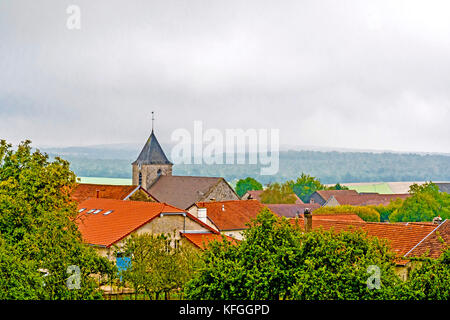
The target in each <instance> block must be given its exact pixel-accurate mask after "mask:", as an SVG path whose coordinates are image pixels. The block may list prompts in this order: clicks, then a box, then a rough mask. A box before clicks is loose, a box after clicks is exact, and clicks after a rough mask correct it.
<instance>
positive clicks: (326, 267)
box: [291, 230, 401, 300]
mask: <svg viewBox="0 0 450 320" xmlns="http://www.w3.org/2000/svg"><path fill="white" fill-rule="evenodd" d="M299 256H300V259H299V261H298V263H299V266H300V267H299V268H298V269H297V270H295V278H296V282H295V284H294V285H293V286H292V289H291V290H292V291H293V293H292V298H293V299H297V300H342V299H345V300H348V299H351V300H373V299H393V298H394V293H395V288H396V287H397V286H398V285H399V284H400V283H401V280H400V279H399V278H398V277H397V275H396V274H395V263H394V254H393V253H392V252H390V251H389V246H388V245H387V243H386V242H384V241H382V240H380V239H378V238H376V237H368V236H367V235H366V234H365V233H364V232H362V231H345V232H339V233H336V232H333V230H330V231H321V230H319V231H317V232H310V233H306V234H304V236H303V239H302V246H301V251H300V254H299ZM371 266H373V267H374V268H379V272H380V287H379V289H377V288H372V289H371V288H369V287H368V280H369V277H370V276H371V275H372V273H373V272H374V271H371V269H370V268H369V267H371ZM373 267H371V268H373Z"/></svg>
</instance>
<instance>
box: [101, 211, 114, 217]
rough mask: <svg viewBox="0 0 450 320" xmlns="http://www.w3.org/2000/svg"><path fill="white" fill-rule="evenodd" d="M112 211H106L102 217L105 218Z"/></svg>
mask: <svg viewBox="0 0 450 320" xmlns="http://www.w3.org/2000/svg"><path fill="white" fill-rule="evenodd" d="M113 211H114V210H108V211H106V212H105V213H103V215H104V216H107V215H108V214H110V213H111V212H113Z"/></svg>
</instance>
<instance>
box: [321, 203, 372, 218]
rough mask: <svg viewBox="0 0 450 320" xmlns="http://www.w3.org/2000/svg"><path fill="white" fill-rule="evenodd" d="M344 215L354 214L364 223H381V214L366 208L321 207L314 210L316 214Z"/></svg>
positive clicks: (345, 206)
mask: <svg viewBox="0 0 450 320" xmlns="http://www.w3.org/2000/svg"><path fill="white" fill-rule="evenodd" d="M333 213H334V214H342V213H354V214H356V215H358V216H359V217H360V218H361V219H363V220H364V221H371V222H379V221H380V214H379V213H378V211H377V210H375V209H374V208H370V207H366V206H351V205H342V206H335V207H320V208H318V209H316V210H314V214H333Z"/></svg>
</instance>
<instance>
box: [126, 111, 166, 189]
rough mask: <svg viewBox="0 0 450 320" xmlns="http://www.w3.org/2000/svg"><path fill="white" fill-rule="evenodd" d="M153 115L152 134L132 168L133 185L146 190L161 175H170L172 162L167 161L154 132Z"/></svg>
mask: <svg viewBox="0 0 450 320" xmlns="http://www.w3.org/2000/svg"><path fill="white" fill-rule="evenodd" d="M154 120H155V119H154V113H153V112H152V132H151V134H150V137H149V138H148V139H147V142H146V143H145V145H144V147H143V148H142V151H141V153H140V154H139V156H138V158H137V159H136V161H134V162H133V163H132V167H133V185H141V186H142V187H143V188H144V189H148V188H149V187H150V186H151V185H152V184H153V182H155V181H156V180H157V179H158V178H159V176H161V175H172V166H173V164H172V162H170V161H169V159H167V157H166V155H165V153H164V151H163V149H162V148H161V145H160V144H159V142H158V139H156V136H155V132H154Z"/></svg>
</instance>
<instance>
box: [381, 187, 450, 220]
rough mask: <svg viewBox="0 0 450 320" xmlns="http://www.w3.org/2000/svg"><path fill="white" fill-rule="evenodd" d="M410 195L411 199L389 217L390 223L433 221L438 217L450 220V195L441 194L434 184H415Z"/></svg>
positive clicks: (405, 201) (406, 200)
mask: <svg viewBox="0 0 450 320" xmlns="http://www.w3.org/2000/svg"><path fill="white" fill-rule="evenodd" d="M409 193H410V194H411V197H409V198H407V199H405V200H404V202H403V205H402V206H401V207H399V208H397V209H396V210H395V211H394V212H393V213H392V214H391V215H390V216H389V220H390V221H392V222H407V221H432V220H433V218H435V217H437V216H440V217H441V218H442V219H448V218H450V194H447V193H444V192H440V191H439V188H438V187H437V186H436V185H435V184H434V183H432V182H428V183H425V184H423V185H418V184H413V185H412V186H411V187H410V190H409Z"/></svg>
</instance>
